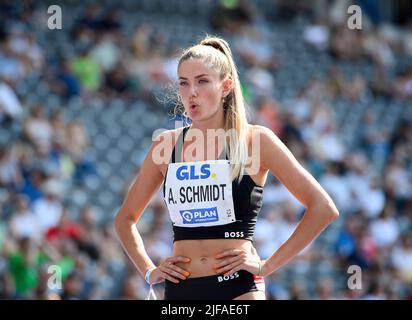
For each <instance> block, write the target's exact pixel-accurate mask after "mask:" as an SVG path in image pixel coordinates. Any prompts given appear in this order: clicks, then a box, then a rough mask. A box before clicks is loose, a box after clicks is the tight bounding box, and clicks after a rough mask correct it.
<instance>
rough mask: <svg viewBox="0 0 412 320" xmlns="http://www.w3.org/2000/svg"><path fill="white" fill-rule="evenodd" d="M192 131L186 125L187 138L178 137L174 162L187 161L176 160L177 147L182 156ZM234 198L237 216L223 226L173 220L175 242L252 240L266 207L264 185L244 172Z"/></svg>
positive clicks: (174, 151)
mask: <svg viewBox="0 0 412 320" xmlns="http://www.w3.org/2000/svg"><path fill="white" fill-rule="evenodd" d="M188 130H189V127H185V128H184V129H183V139H180V140H179V139H177V141H178V143H176V145H175V147H174V148H173V152H172V157H171V161H170V163H182V165H184V164H185V162H181V161H176V149H177V154H178V155H179V157H180V156H181V154H182V152H181V151H182V146H183V142H184V138H185V135H186V133H187V131H188ZM220 158H221V157H219V159H220ZM179 160H180V158H179ZM215 161H217V160H215ZM169 169H170V164H169V165H168V171H169ZM167 177H168V174H166V176H165V179H164V184H163V197H164V200H165V202H166V205H167V204H168V201H169V202H170V199H167V197H169V196H167V195H166V194H165V186H166V184H167ZM188 184H190V182H187V185H188ZM188 188H190V186H188ZM232 198H233V209H234V215H235V220H234V221H233V222H231V223H227V224H223V225H213V226H196V227H193V226H191V227H186V226H183V225H180V226H177V225H176V224H175V223H173V232H174V241H178V240H194V239H246V240H251V241H252V239H253V235H254V231H255V225H256V221H257V216H258V214H259V212H260V209H261V207H262V198H263V187H261V186H258V185H256V183H255V182H254V181H253V179H252V178H251V177H250V176H249V175H243V178H242V180H241V182H240V183H239V182H238V181H237V180H235V181H232ZM169 213H170V209H169ZM172 222H173V221H172Z"/></svg>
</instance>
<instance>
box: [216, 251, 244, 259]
mask: <svg viewBox="0 0 412 320" xmlns="http://www.w3.org/2000/svg"><path fill="white" fill-rule="evenodd" d="M242 253H245V250H243V249H231V250H227V251H223V252H221V253H219V254H217V255H215V258H216V259H221V258H224V257H228V256H236V255H239V254H242Z"/></svg>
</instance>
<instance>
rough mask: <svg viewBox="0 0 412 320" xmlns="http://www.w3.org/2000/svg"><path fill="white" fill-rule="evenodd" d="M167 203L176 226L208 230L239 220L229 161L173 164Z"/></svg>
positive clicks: (169, 171) (168, 176)
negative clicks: (236, 212) (206, 228)
mask: <svg viewBox="0 0 412 320" xmlns="http://www.w3.org/2000/svg"><path fill="white" fill-rule="evenodd" d="M165 201H166V204H167V207H168V209H169V214H170V218H171V220H172V222H173V224H174V225H175V226H180V227H207V226H217V225H224V224H228V223H232V222H234V221H236V217H235V211H234V207H233V197H232V181H231V179H230V165H229V161H228V160H208V161H198V162H180V163H179V162H178V163H170V164H169V166H168V169H167V176H166V183H165Z"/></svg>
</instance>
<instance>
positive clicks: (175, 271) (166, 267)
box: [150, 256, 190, 284]
mask: <svg viewBox="0 0 412 320" xmlns="http://www.w3.org/2000/svg"><path fill="white" fill-rule="evenodd" d="M176 262H185V263H188V262H190V259H189V258H186V257H182V256H176V257H169V258H167V259H165V260H164V261H162V262H161V263H160V265H159V266H158V267H157V268H156V269H154V270H153V272H152V273H151V274H150V283H151V284H156V283H159V282H163V281H164V280H165V279H167V280H169V281H172V282H174V283H179V282H180V281H179V279H181V280H186V279H187V277H188V276H189V275H190V273H189V272H187V271H186V270H183V269H182V268H180V267H178V266H176V265H175V263H176Z"/></svg>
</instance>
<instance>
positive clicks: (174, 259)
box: [166, 256, 190, 263]
mask: <svg viewBox="0 0 412 320" xmlns="http://www.w3.org/2000/svg"><path fill="white" fill-rule="evenodd" d="M166 261H167V262H171V263H176V262H186V263H188V262H190V258H187V257H182V256H176V257H170V258H167V259H166Z"/></svg>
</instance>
